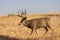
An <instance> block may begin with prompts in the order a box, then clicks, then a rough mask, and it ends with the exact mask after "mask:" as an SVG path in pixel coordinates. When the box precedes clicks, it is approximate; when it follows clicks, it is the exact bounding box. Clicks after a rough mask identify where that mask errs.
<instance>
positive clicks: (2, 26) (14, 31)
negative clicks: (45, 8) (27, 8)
mask: <svg viewBox="0 0 60 40" xmlns="http://www.w3.org/2000/svg"><path fill="white" fill-rule="evenodd" d="M49 15H50V16H49ZM51 15H54V16H51ZM55 15H60V14H59V13H58V14H27V20H31V19H34V18H41V17H50V18H51V20H50V25H51V27H52V29H53V30H54V34H52V32H51V30H49V32H48V33H47V34H46V35H45V36H44V37H43V34H44V33H45V29H43V28H41V29H38V30H37V32H38V35H37V34H36V33H34V32H33V34H32V35H31V36H30V35H29V34H30V32H31V30H30V29H29V28H27V27H25V26H24V25H21V26H19V25H18V23H19V22H20V20H21V17H18V16H17V15H12V16H11V15H9V16H1V17H0V35H4V36H9V37H13V38H21V39H30V38H33V39H34V38H35V39H36V40H38V38H39V39H41V40H48V39H49V40H60V16H55ZM31 40H32V39H31Z"/></svg>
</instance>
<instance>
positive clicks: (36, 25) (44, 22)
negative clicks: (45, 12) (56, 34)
mask: <svg viewBox="0 0 60 40" xmlns="http://www.w3.org/2000/svg"><path fill="white" fill-rule="evenodd" d="M19 17H21V18H22V20H21V21H20V22H19V23H18V25H21V24H22V25H24V26H25V27H27V28H30V29H31V33H30V35H32V33H33V31H35V32H36V34H38V33H37V29H40V28H44V29H45V30H46V32H45V33H47V32H48V31H49V29H51V30H52V32H53V29H52V28H51V26H50V25H49V20H50V18H48V17H44V18H35V19H31V20H27V16H26V9H25V12H23V11H21V15H19Z"/></svg>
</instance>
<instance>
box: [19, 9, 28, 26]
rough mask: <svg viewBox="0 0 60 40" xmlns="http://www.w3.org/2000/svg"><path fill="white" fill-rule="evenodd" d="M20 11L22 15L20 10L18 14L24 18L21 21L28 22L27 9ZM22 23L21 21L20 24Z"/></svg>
mask: <svg viewBox="0 0 60 40" xmlns="http://www.w3.org/2000/svg"><path fill="white" fill-rule="evenodd" d="M20 12H21V15H19V12H18V16H19V17H21V18H22V19H21V21H20V23H23V22H26V21H25V20H26V19H27V17H26V9H25V10H24V11H23V10H21V11H20ZM20 23H19V25H20Z"/></svg>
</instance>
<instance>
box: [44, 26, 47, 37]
mask: <svg viewBox="0 0 60 40" xmlns="http://www.w3.org/2000/svg"><path fill="white" fill-rule="evenodd" d="M44 29H45V30H46V32H45V33H44V34H43V36H44V35H45V34H46V33H47V32H48V28H47V27H46V26H45V27H44Z"/></svg>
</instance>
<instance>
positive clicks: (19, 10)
mask: <svg viewBox="0 0 60 40" xmlns="http://www.w3.org/2000/svg"><path fill="white" fill-rule="evenodd" d="M20 12H21V10H19V9H18V12H17V13H18V16H19V17H21V15H20Z"/></svg>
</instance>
